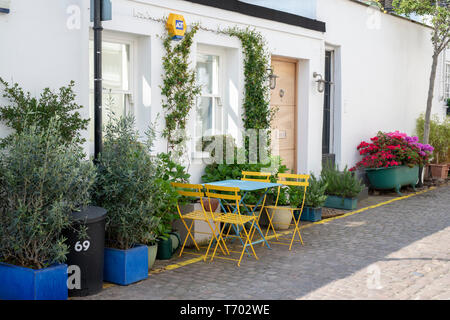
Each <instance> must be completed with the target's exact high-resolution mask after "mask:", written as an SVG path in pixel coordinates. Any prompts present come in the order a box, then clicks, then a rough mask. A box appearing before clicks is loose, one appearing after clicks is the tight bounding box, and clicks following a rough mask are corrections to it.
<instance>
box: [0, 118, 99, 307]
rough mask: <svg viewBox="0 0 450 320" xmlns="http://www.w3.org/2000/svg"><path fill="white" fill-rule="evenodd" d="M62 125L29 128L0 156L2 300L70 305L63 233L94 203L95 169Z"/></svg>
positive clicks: (8, 144) (0, 269) (0, 266)
mask: <svg viewBox="0 0 450 320" xmlns="http://www.w3.org/2000/svg"><path fill="white" fill-rule="evenodd" d="M62 125H63V124H59V123H57V122H56V121H55V120H51V121H50V123H48V124H47V128H46V129H42V128H38V127H36V126H30V127H28V126H26V124H25V126H24V128H23V129H22V130H21V131H20V132H16V133H15V134H13V135H11V136H10V137H9V138H8V141H7V143H6V144H5V145H6V147H5V149H3V150H1V151H0V235H1V236H0V238H1V239H0V300H1V299H26V300H53V299H57V300H65V299H67V296H68V287H67V265H66V264H64V261H65V259H66V254H67V253H68V252H69V250H68V246H67V244H66V243H65V239H64V237H63V236H62V231H63V230H64V229H66V228H70V226H71V223H72V222H71V221H70V213H71V212H73V211H76V210H79V209H80V208H82V207H84V206H85V205H87V204H88V203H89V201H90V190H91V186H92V185H93V184H94V182H95V168H94V166H93V165H92V162H90V161H84V160H82V159H83V158H84V154H83V152H82V149H81V148H80V146H79V145H78V144H77V143H76V142H74V140H72V139H64V138H63V137H62V136H61V134H60V130H61V126H62ZM80 232H81V231H80ZM80 236H82V235H80Z"/></svg>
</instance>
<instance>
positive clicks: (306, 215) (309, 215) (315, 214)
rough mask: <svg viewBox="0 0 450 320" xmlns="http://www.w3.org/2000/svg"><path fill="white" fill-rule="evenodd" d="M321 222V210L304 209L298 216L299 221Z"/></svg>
mask: <svg viewBox="0 0 450 320" xmlns="http://www.w3.org/2000/svg"><path fill="white" fill-rule="evenodd" d="M320 220H322V208H310V207H304V208H303V213H302V215H301V216H300V221H312V222H316V221H320Z"/></svg>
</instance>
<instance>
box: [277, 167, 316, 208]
mask: <svg viewBox="0 0 450 320" xmlns="http://www.w3.org/2000/svg"><path fill="white" fill-rule="evenodd" d="M277 178H278V179H277V183H278V184H281V185H282V186H279V187H278V194H277V199H276V201H275V206H276V205H277V204H278V199H279V197H280V191H281V188H282V187H283V186H289V187H301V188H303V201H302V205H301V207H300V208H299V209H303V205H304V204H305V195H306V189H307V188H308V186H309V182H308V180H309V178H310V176H309V175H308V174H294V173H279V174H278V175H277ZM288 179H289V180H288Z"/></svg>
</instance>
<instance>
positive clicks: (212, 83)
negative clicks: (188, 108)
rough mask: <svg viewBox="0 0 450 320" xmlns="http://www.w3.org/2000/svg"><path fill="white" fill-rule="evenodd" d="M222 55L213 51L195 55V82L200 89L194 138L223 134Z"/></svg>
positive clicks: (200, 52)
mask: <svg viewBox="0 0 450 320" xmlns="http://www.w3.org/2000/svg"><path fill="white" fill-rule="evenodd" d="M222 60H223V55H222V54H220V52H214V51H212V52H211V51H199V52H198V54H197V81H198V83H199V84H200V85H201V87H202V91H201V95H200V97H199V98H198V99H197V108H196V111H197V112H196V136H197V137H199V138H200V137H202V136H210V135H215V134H222V133H223V118H224V117H223V107H222V94H223V90H222V83H223V80H222V73H223V70H222V65H223V61H222Z"/></svg>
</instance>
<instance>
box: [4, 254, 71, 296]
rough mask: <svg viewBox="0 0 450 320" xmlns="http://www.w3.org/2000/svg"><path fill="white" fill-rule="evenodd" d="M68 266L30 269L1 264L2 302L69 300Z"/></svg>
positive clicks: (57, 265)
mask: <svg viewBox="0 0 450 320" xmlns="http://www.w3.org/2000/svg"><path fill="white" fill-rule="evenodd" d="M67 296H68V289H67V265H65V264H56V265H53V266H50V267H48V268H44V269H38V270H34V269H30V268H24V267H19V266H15V265H11V264H7V263H2V262H0V300H67Z"/></svg>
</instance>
